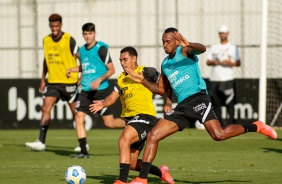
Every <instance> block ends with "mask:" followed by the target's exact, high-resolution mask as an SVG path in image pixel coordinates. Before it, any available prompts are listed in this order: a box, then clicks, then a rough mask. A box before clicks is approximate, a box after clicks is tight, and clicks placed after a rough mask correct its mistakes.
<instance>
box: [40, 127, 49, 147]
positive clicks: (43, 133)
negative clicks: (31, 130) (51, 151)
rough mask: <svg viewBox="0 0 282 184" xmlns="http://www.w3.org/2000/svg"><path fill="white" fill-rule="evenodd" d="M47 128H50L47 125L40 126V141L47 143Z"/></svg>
mask: <svg viewBox="0 0 282 184" xmlns="http://www.w3.org/2000/svg"><path fill="white" fill-rule="evenodd" d="M47 130H48V126H47V125H43V126H40V131H39V141H40V142H42V143H43V144H45V140H46V134H47Z"/></svg>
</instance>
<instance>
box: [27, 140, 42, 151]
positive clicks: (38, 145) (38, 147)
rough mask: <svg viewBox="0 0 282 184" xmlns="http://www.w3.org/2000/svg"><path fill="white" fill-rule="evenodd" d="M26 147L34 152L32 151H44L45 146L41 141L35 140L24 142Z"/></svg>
mask: <svg viewBox="0 0 282 184" xmlns="http://www.w3.org/2000/svg"><path fill="white" fill-rule="evenodd" d="M25 145H26V147H27V148H28V149H31V150H34V151H45V149H46V145H45V144H43V143H42V142H41V141H39V140H36V141H34V142H26V143H25Z"/></svg>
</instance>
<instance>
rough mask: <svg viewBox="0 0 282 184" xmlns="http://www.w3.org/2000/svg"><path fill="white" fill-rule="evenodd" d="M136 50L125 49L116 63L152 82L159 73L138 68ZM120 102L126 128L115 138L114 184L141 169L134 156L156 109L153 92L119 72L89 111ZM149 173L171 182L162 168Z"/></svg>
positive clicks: (148, 68)
mask: <svg viewBox="0 0 282 184" xmlns="http://www.w3.org/2000/svg"><path fill="white" fill-rule="evenodd" d="M137 56H138V55H137V51H136V50H135V48H133V47H125V48H123V49H122V50H121V51H120V63H121V66H122V68H123V69H125V68H127V67H128V68H130V69H131V70H133V71H135V72H137V73H139V72H140V73H141V72H142V73H143V75H144V76H145V78H146V79H147V80H149V81H151V82H154V83H156V82H157V81H158V79H159V75H160V74H159V72H158V71H157V70H156V69H155V68H152V67H144V66H138V64H137ZM118 98H119V99H120V101H121V105H122V113H121V118H122V119H123V120H124V121H125V122H126V126H125V128H124V130H123V132H122V134H121V136H120V138H119V142H118V143H119V150H120V174H119V179H118V180H116V181H114V184H123V183H127V182H128V181H127V178H128V173H129V170H130V169H131V170H136V171H140V170H141V160H140V159H138V156H139V154H140V152H141V150H142V149H143V147H144V144H145V141H146V137H147V133H148V132H149V131H150V130H151V129H152V128H153V127H154V126H155V125H156V123H157V122H158V119H157V118H156V110H155V107H154V104H153V99H152V98H153V93H152V92H151V91H150V90H148V89H147V88H146V87H144V86H143V85H142V84H140V83H136V82H134V81H133V80H131V79H130V78H128V77H127V73H126V72H123V73H121V74H120V76H119V77H118V79H117V83H116V85H115V87H114V90H113V91H112V93H111V94H110V95H109V96H108V97H106V98H105V100H104V101H94V102H93V104H91V105H90V109H89V110H90V111H91V112H93V113H94V114H95V113H97V112H99V111H100V110H101V109H103V108H104V107H108V106H110V105H112V104H114V103H115V102H116V100H117V99H118ZM149 173H151V174H154V175H156V176H159V177H160V178H161V180H163V181H165V182H167V183H174V182H173V179H172V177H171V175H170V173H169V169H168V167H167V166H166V165H163V166H161V167H160V168H158V167H157V166H154V165H152V167H151V169H150V171H149Z"/></svg>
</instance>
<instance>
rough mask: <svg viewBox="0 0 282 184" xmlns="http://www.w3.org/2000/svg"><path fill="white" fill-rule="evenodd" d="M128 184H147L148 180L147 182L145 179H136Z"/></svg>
mask: <svg viewBox="0 0 282 184" xmlns="http://www.w3.org/2000/svg"><path fill="white" fill-rule="evenodd" d="M130 184H148V180H147V179H143V178H139V177H136V178H134V180H132V181H131V182H130Z"/></svg>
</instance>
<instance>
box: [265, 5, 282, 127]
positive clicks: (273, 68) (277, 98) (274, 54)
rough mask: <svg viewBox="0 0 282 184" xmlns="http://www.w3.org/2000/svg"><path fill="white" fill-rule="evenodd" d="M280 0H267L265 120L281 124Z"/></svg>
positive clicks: (281, 26) (281, 35) (281, 54)
mask: <svg viewBox="0 0 282 184" xmlns="http://www.w3.org/2000/svg"><path fill="white" fill-rule="evenodd" d="M281 9H282V1H281V0H268V27H267V29H268V31H267V98H266V104H267V107H266V120H267V122H269V124H270V125H271V126H282V61H281V59H282V11H281Z"/></svg>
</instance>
